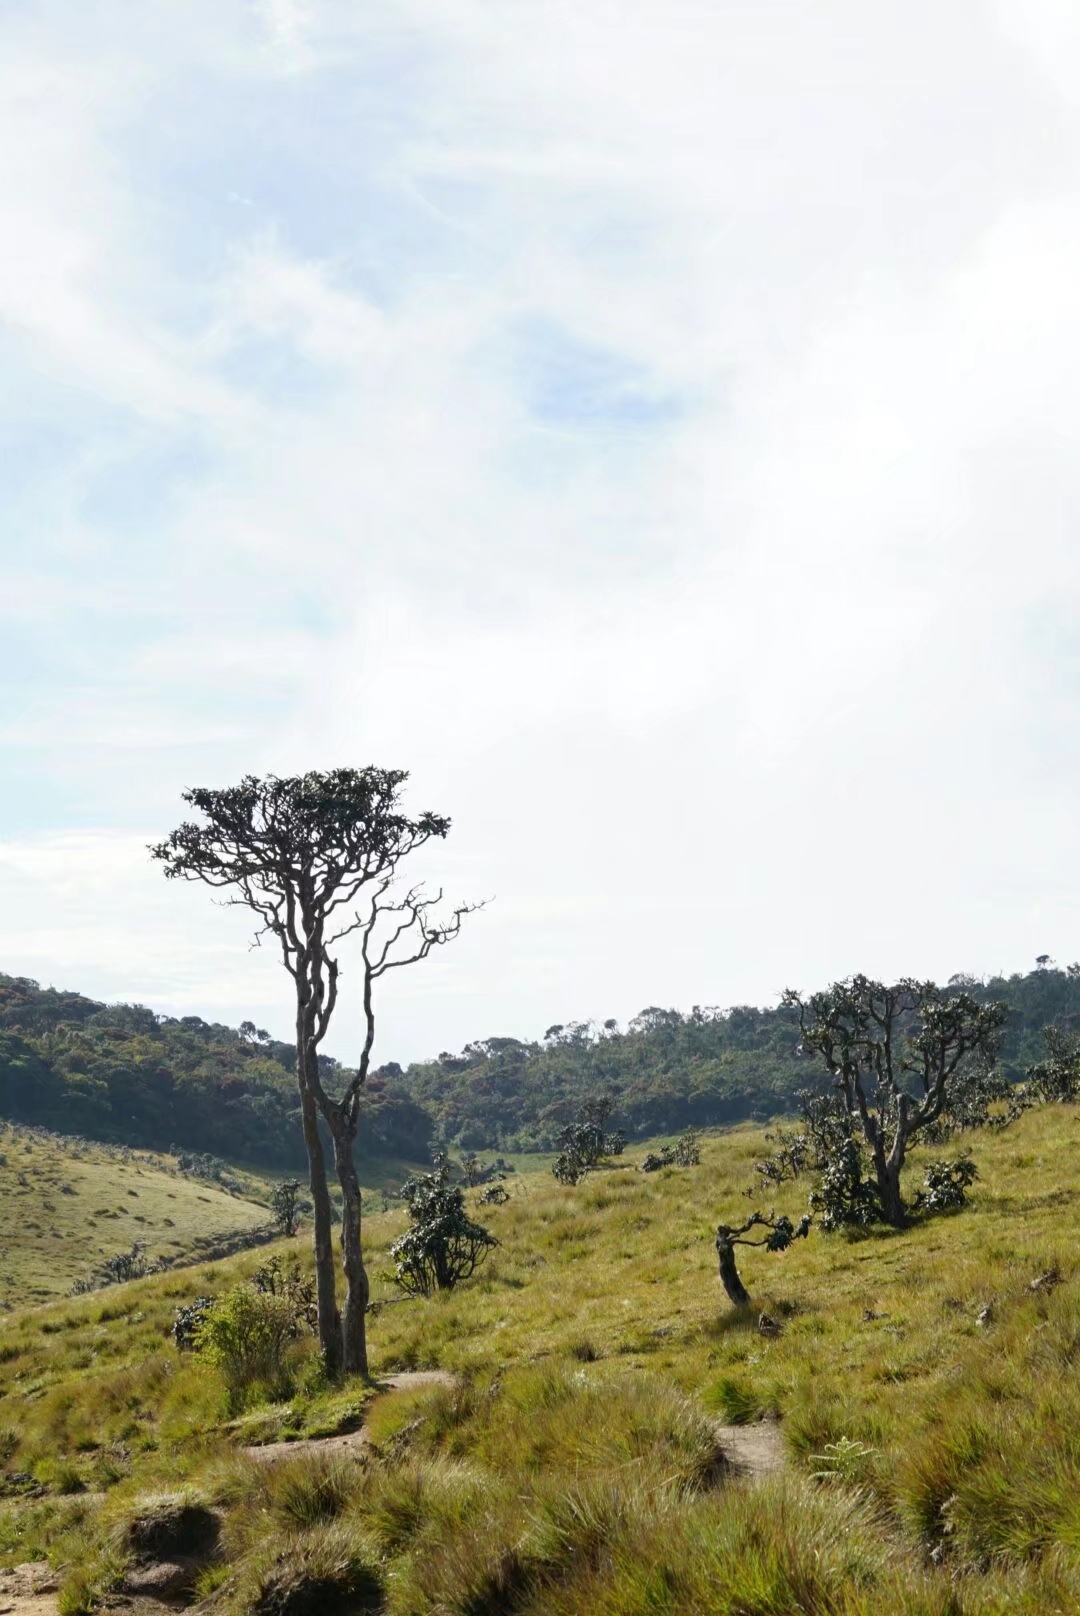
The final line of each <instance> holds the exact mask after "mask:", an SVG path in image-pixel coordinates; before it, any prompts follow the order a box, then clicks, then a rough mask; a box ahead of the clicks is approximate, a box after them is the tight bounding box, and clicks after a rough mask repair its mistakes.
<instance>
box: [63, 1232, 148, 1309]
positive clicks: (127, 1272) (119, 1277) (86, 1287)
mask: <svg viewBox="0 0 1080 1616" xmlns="http://www.w3.org/2000/svg"><path fill="white" fill-rule="evenodd" d="M154 1267H155V1265H154V1264H153V1263H152V1262H151V1261H150V1260H149V1258H148V1257H147V1256H146V1248H145V1246H144V1245H143V1244H142V1242H141V1241H140V1240H136V1241H135V1243H134V1245H133V1246H132V1247H131V1250H130V1251H118V1252H117V1253H116V1255H115V1256H113V1257H106V1258H105V1261H104V1262H102V1263H100V1264H99V1265H98V1267H97V1268H95V1269H94V1271H93V1273H92V1274H89V1275H88V1276H87V1277H86V1278H85V1279H77V1280H76V1281H75V1283H74V1285H73V1286H72V1287H71V1294H72V1296H85V1294H86V1293H87V1291H100V1290H104V1289H105V1287H106V1286H108V1285H126V1284H127V1282H128V1280H129V1279H142V1278H143V1277H144V1276H145V1275H146V1274H151V1273H153V1271H154Z"/></svg>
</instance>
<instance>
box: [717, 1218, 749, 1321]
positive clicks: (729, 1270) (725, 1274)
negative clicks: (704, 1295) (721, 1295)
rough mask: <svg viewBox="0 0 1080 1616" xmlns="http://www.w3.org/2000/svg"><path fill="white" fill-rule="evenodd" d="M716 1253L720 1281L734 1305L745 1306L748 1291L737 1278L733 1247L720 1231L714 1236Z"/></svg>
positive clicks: (747, 1299)
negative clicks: (718, 1262)
mask: <svg viewBox="0 0 1080 1616" xmlns="http://www.w3.org/2000/svg"><path fill="white" fill-rule="evenodd" d="M716 1255H717V1257H718V1258H719V1259H720V1283H721V1284H722V1285H723V1287H724V1289H725V1290H726V1291H727V1293H728V1297H729V1298H730V1300H731V1301H733V1302H734V1303H735V1306H736V1307H745V1305H746V1303H747V1302H748V1301H749V1300H750V1292H749V1291H748V1290H747V1288H746V1286H745V1285H744V1284H743V1282H742V1280H741V1279H740V1278H739V1270H738V1268H737V1267H736V1266H735V1247H734V1245H733V1244H732V1242H731V1241H730V1240H727V1239H725V1237H724V1235H723V1234H722V1233H718V1234H717V1236H716Z"/></svg>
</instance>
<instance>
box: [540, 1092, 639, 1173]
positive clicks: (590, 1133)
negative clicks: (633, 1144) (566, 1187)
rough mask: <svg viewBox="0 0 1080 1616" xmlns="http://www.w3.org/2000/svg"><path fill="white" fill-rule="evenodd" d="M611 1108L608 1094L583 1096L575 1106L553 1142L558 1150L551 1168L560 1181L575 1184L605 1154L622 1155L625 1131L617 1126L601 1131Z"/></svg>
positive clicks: (613, 1107) (613, 1103) (613, 1106)
mask: <svg viewBox="0 0 1080 1616" xmlns="http://www.w3.org/2000/svg"><path fill="white" fill-rule="evenodd" d="M614 1109H615V1102H614V1100H613V1099H612V1098H611V1096H610V1095H603V1096H601V1097H600V1098H595V1097H594V1098H593V1099H590V1100H586V1101H584V1102H583V1104H582V1105H581V1106H580V1107H579V1108H578V1113H577V1116H576V1117H575V1119H574V1121H573V1122H571V1123H570V1124H569V1126H568V1127H565V1128H563V1129H562V1131H561V1133H559V1134H558V1135H557V1137H556V1140H555V1143H556V1144H557V1145H558V1147H559V1154H558V1155H557V1156H556V1158H555V1160H554V1161H553V1162H552V1164H551V1171H552V1172H553V1173H554V1175H555V1177H556V1178H557V1179H558V1181H559V1183H560V1184H576V1183H577V1182H578V1180H579V1179H581V1178H584V1176H585V1174H586V1173H587V1172H589V1171H590V1170H591V1169H592V1168H594V1167H598V1166H599V1165H600V1163H601V1162H602V1161H603V1160H604V1159H605V1157H608V1156H621V1155H622V1153H623V1150H624V1149H625V1147H626V1135H625V1134H623V1133H622V1132H621V1131H620V1130H618V1129H616V1130H615V1131H614V1132H613V1133H606V1132H605V1131H604V1124H605V1123H606V1122H607V1120H608V1118H609V1117H610V1116H611V1113H612V1111H613V1110H614Z"/></svg>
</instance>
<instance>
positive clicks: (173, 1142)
mask: <svg viewBox="0 0 1080 1616" xmlns="http://www.w3.org/2000/svg"><path fill="white" fill-rule="evenodd" d="M950 984H951V985H952V986H954V987H956V988H957V989H964V990H966V991H968V992H970V993H973V994H974V995H975V996H976V997H977V998H980V999H1002V1000H1004V1001H1005V1003H1006V1004H1007V1005H1008V1006H1009V1008H1010V1010H1011V1011H1012V1016H1011V1019H1010V1024H1009V1030H1008V1034H1007V1037H1006V1042H1005V1047H1004V1050H1003V1064H1004V1066H1005V1068H1006V1071H1007V1072H1008V1074H1009V1075H1010V1076H1011V1077H1012V1078H1013V1079H1019V1078H1021V1077H1022V1076H1023V1075H1024V1072H1025V1070H1026V1069H1027V1067H1028V1066H1030V1065H1031V1064H1033V1063H1034V1062H1035V1061H1036V1060H1038V1059H1040V1058H1041V1056H1042V1054H1043V1045H1042V1039H1041V1036H1040V1034H1041V1030H1042V1028H1043V1027H1044V1026H1046V1025H1048V1024H1050V1023H1056V1024H1057V1025H1059V1026H1065V1027H1073V1028H1075V1029H1076V1030H1078V1031H1080V965H1071V966H1069V967H1068V968H1067V969H1065V970H1059V969H1057V968H1056V967H1055V966H1053V965H1052V964H1050V963H1049V962H1047V963H1045V964H1040V965H1039V966H1038V967H1037V968H1036V969H1035V970H1033V971H1030V972H1028V973H1027V974H1026V975H1013V976H1009V977H991V978H989V979H987V980H982V979H976V978H974V977H970V976H956V977H952V978H951V979H950ZM294 1062H295V1055H294V1051H293V1049H292V1047H291V1045H289V1044H284V1043H279V1042H277V1041H275V1040H274V1039H272V1038H270V1037H269V1035H268V1034H266V1033H264V1032H261V1031H260V1030H259V1029H257V1028H256V1027H254V1026H253V1025H252V1024H251V1023H250V1022H245V1023H243V1024H242V1025H241V1026H240V1027H239V1028H234V1027H226V1026H222V1025H220V1024H217V1023H209V1022H206V1021H203V1020H201V1019H200V1018H199V1017H198V1016H182V1017H179V1018H173V1017H169V1016H158V1015H155V1014H154V1012H153V1011H152V1010H148V1009H145V1008H144V1007H143V1006H141V1005H125V1004H121V1005H104V1004H100V1003H98V1002H97V1001H95V1000H93V999H88V998H85V997H84V996H83V995H82V994H79V993H70V992H61V991H57V990H56V989H54V988H41V987H39V986H38V984H37V983H36V982H33V981H31V980H30V979H29V978H26V977H12V976H4V975H0V1116H3V1117H5V1118H8V1119H10V1120H13V1121H18V1122H24V1123H31V1124H36V1125H39V1126H43V1127H47V1128H51V1129H54V1130H55V1131H57V1132H59V1133H73V1134H82V1135H84V1136H85V1137H88V1138H93V1139H102V1140H108V1141H112V1142H114V1143H121V1144H128V1145H132V1146H138V1147H140V1148H143V1149H159V1150H167V1149H169V1148H170V1147H176V1148H177V1149H180V1150H184V1151H198V1152H209V1153H211V1154H213V1155H217V1156H221V1157H223V1158H226V1159H229V1160H233V1161H244V1162H248V1163H251V1164H253V1165H264V1166H267V1167H277V1168H296V1169H299V1168H301V1167H302V1166H303V1163H304V1151H303V1143H302V1140H301V1136H300V1127H299V1121H298V1115H297V1104H296V1090H295V1078H294V1075H293V1069H294ZM326 1064H327V1068H328V1072H329V1075H331V1076H332V1075H333V1069H334V1066H335V1063H334V1062H332V1061H328V1062H327V1063H326ZM817 1081H819V1073H818V1070H817V1068H816V1066H815V1065H814V1064H813V1063H812V1062H810V1061H808V1060H807V1059H806V1058H804V1057H802V1056H800V1054H799V1053H798V1029H797V1026H796V1025H795V1023H794V1022H793V1021H792V1019H791V1016H790V1014H789V1013H787V1012H785V1011H782V1010H772V1009H766V1010H759V1009H755V1008H754V1007H753V1006H749V1005H738V1006H736V1007H734V1008H732V1009H727V1010H720V1009H716V1008H714V1007H702V1006H695V1007H694V1008H693V1009H692V1010H691V1011H690V1012H689V1013H684V1012H682V1011H678V1010H666V1009H661V1008H658V1007H656V1006H653V1007H650V1008H649V1009H646V1010H643V1011H642V1012H641V1013H640V1015H637V1016H635V1017H634V1018H633V1020H632V1021H631V1022H630V1023H629V1024H628V1025H627V1026H626V1027H625V1028H620V1027H619V1026H618V1025H617V1023H615V1022H614V1021H606V1022H602V1023H599V1024H597V1023H594V1022H570V1023H567V1024H565V1025H560V1024H556V1025H554V1026H552V1027H549V1028H548V1030H547V1032H546V1033H545V1034H544V1036H543V1038H541V1039H538V1040H535V1041H532V1042H523V1041H522V1040H520V1039H517V1038H494V1037H493V1038H485V1039H482V1040H480V1041H478V1042H476V1043H471V1044H467V1045H466V1046H465V1048H464V1049H463V1050H462V1051H461V1052H460V1053H458V1054H453V1053H450V1052H444V1053H442V1054H441V1055H439V1057H438V1058H437V1059H436V1060H432V1061H424V1062H418V1063H416V1064H414V1065H412V1066H409V1067H408V1068H406V1069H403V1068H402V1067H401V1066H399V1065H397V1064H396V1063H393V1062H391V1063H390V1064H388V1065H385V1066H382V1067H380V1068H379V1069H378V1070H377V1071H376V1072H375V1073H374V1074H373V1075H372V1076H371V1078H370V1079H369V1082H368V1088H367V1093H366V1098H365V1117H364V1121H363V1123H362V1124H361V1138H362V1139H363V1141H364V1149H365V1153H366V1154H371V1155H372V1156H392V1157H401V1158H405V1159H406V1160H411V1161H423V1160H426V1159H427V1158H428V1156H429V1154H430V1151H431V1149H432V1148H433V1146H434V1145H436V1144H438V1145H444V1146H448V1147H450V1148H454V1149H464V1150H500V1151H507V1150H509V1151H529V1150H547V1149H550V1148H551V1147H552V1145H553V1143H554V1140H555V1135H556V1134H557V1133H558V1132H559V1130H560V1128H562V1127H563V1126H564V1125H565V1124H566V1122H567V1121H568V1120H569V1119H570V1118H571V1117H572V1115H573V1113H574V1112H575V1110H576V1109H577V1107H578V1105H579V1104H580V1102H581V1101H582V1100H583V1099H584V1098H586V1097H587V1096H591V1095H594V1094H596V1093H597V1092H599V1091H610V1092H612V1093H613V1094H614V1095H615V1097H616V1103H617V1115H616V1117H615V1118H614V1119H613V1120H614V1121H616V1122H617V1123H618V1124H619V1125H620V1126H621V1127H623V1128H624V1129H625V1130H626V1131H627V1132H628V1133H629V1134H631V1135H637V1136H639V1137H641V1136H646V1135H650V1134H657V1133H672V1132H675V1131H677V1130H678V1129H681V1128H683V1127H685V1126H687V1125H688V1124H693V1125H695V1126H698V1127H710V1126H716V1125H718V1124H721V1123H730V1122H738V1121H743V1120H746V1119H748V1118H767V1117H770V1116H775V1115H777V1114H779V1113H783V1112H786V1111H790V1110H792V1109H793V1107H794V1104H795V1096H796V1095H797V1093H798V1091H799V1090H800V1089H803V1088H806V1087H808V1086H809V1085H811V1084H813V1083H816V1082H817Z"/></svg>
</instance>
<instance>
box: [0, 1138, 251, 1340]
mask: <svg viewBox="0 0 1080 1616" xmlns="http://www.w3.org/2000/svg"><path fill="white" fill-rule="evenodd" d="M0 1206H2V1207H3V1209H4V1217H3V1230H2V1232H0V1305H3V1306H5V1307H9V1308H10V1307H18V1306H21V1305H25V1304H26V1303H29V1302H41V1301H45V1300H47V1299H49V1298H50V1297H55V1296H63V1295H66V1294H67V1293H68V1292H70V1290H71V1287H72V1285H73V1284H74V1283H75V1281H76V1280H81V1279H84V1278H85V1277H86V1276H87V1275H89V1274H90V1272H91V1271H92V1270H93V1269H94V1268H96V1267H97V1265H98V1264H99V1263H100V1262H102V1261H103V1260H104V1259H106V1258H109V1257H113V1256H115V1255H116V1253H117V1252H120V1251H127V1250H129V1249H130V1248H131V1246H132V1245H133V1244H134V1243H135V1242H136V1241H138V1242H139V1243H140V1244H141V1245H142V1246H143V1247H144V1250H145V1254H146V1257H147V1258H148V1259H149V1260H150V1261H156V1260H157V1259H159V1258H163V1259H165V1260H166V1261H169V1262H174V1261H177V1260H180V1259H183V1258H185V1257H193V1258H194V1257H197V1255H198V1253H199V1252H200V1251H203V1252H205V1251H209V1250H212V1249H213V1248H214V1247H216V1246H217V1245H219V1244H221V1243H224V1242H225V1241H227V1240H228V1239H230V1238H231V1237H243V1236H245V1235H247V1234H249V1233H250V1232H251V1231H252V1230H254V1229H257V1228H260V1227H261V1226H263V1225H265V1224H266V1222H267V1220H268V1218H269V1213H268V1211H267V1208H266V1206H265V1205H261V1204H258V1203H257V1202H254V1201H251V1200H247V1199H244V1198H243V1197H241V1196H239V1195H230V1194H228V1193H226V1191H225V1190H223V1189H220V1188H218V1187H217V1186H216V1185H213V1184H209V1183H206V1182H203V1181H200V1180H196V1179H190V1178H185V1177H184V1176H183V1175H182V1174H180V1173H178V1172H177V1171H176V1167H175V1163H170V1162H168V1161H167V1160H165V1159H161V1158H155V1157H152V1156H145V1155H143V1156H140V1155H137V1154H135V1153H133V1152H131V1151H128V1150H109V1149H107V1148H106V1147H104V1146H100V1145H91V1144H88V1143H81V1142H78V1143H77V1142H74V1141H66V1140H63V1139H59V1138H56V1137H54V1136H46V1135H44V1134H42V1133H40V1132H38V1131H35V1130H32V1129H27V1128H20V1127H17V1126H14V1125H11V1124H6V1125H5V1124H0Z"/></svg>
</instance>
